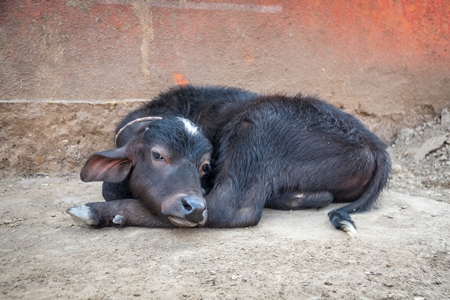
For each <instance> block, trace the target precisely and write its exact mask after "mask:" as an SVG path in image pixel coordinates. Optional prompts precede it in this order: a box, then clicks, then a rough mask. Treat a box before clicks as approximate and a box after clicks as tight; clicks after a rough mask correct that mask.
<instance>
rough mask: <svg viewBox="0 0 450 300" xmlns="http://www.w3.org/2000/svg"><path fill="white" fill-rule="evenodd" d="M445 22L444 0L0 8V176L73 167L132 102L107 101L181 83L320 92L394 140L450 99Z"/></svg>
mask: <svg viewBox="0 0 450 300" xmlns="http://www.w3.org/2000/svg"><path fill="white" fill-rule="evenodd" d="M449 21H450V3H449V2H448V1H446V0H441V1H434V0H418V1H408V0H396V1H393V0H380V1H363V0H357V1H346V0H337V1H305V0H298V1H281V0H274V1H269V0H260V1H258V0H248V1H244V0H237V1H228V2H225V0H203V1H196V0H188V1H186V0H183V1H175V0H168V1H162V0H153V1H152V0H149V1H137V0H130V1H127V0H88V1H81V0H67V1H58V0H53V1H13V0H10V1H0V40H1V43H0V143H1V144H0V145H1V148H0V149H1V152H0V177H3V176H7V175H8V174H23V173H42V172H44V173H45V172H49V173H53V172H62V173H65V172H77V171H78V169H79V166H80V165H81V163H82V162H83V161H84V159H85V158H86V156H87V155H88V153H90V152H92V151H95V150H103V149H104V148H106V147H109V146H111V144H110V143H111V138H112V137H111V136H112V132H111V131H112V128H113V127H114V126H113V124H110V122H113V123H114V122H116V121H117V119H118V118H119V117H120V116H122V115H123V114H124V113H126V111H128V110H129V109H131V108H133V107H136V105H137V103H134V101H127V102H126V103H128V104H127V105H125V106H123V105H120V104H119V105H115V106H114V105H113V109H111V103H113V102H114V101H116V100H124V99H150V98H151V97H153V96H154V95H155V94H156V93H158V92H159V91H161V90H164V89H165V88H167V87H168V86H171V85H173V84H174V83H175V82H183V81H185V80H189V82H190V83H193V84H222V85H231V86H238V87H243V88H247V89H251V90H253V91H257V92H286V93H297V92H299V91H301V92H304V93H313V94H318V95H320V96H322V98H324V99H326V100H328V101H330V102H331V103H333V104H335V105H337V106H339V107H341V108H343V109H344V110H346V111H348V112H350V113H352V114H354V115H356V116H357V117H359V118H361V119H362V120H363V121H364V122H365V123H366V124H368V126H369V127H370V128H371V129H373V130H374V131H375V132H376V133H378V134H379V135H380V136H381V137H382V138H383V139H385V140H386V141H388V140H391V139H392V138H393V136H394V134H395V133H396V132H397V130H399V129H400V128H402V127H405V126H414V125H416V124H419V123H420V122H422V121H424V120H425V119H427V118H430V117H432V116H433V115H434V114H436V113H439V112H440V110H441V109H442V108H443V107H444V106H447V105H449V104H450V47H449V31H450V29H449ZM6 100H8V101H6ZM16 100H25V102H23V101H16ZM38 100H39V101H38ZM49 100H57V101H56V102H55V101H53V102H52V101H49ZM79 100H85V102H83V101H79ZM130 102H131V103H130ZM69 120H70V121H69ZM50 133H51V134H50ZM30 135H31V136H30ZM97 147H98V148H97Z"/></svg>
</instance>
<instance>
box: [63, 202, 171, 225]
mask: <svg viewBox="0 0 450 300" xmlns="http://www.w3.org/2000/svg"><path fill="white" fill-rule="evenodd" d="M66 212H67V213H68V214H69V215H70V216H71V217H72V219H73V220H74V221H75V222H76V223H77V224H78V225H79V226H81V227H87V228H103V227H108V226H113V227H125V226H139V227H152V228H158V227H173V225H172V223H170V222H169V220H167V218H165V217H164V216H158V215H155V214H153V213H152V212H151V211H149V210H148V209H147V208H146V207H145V206H144V205H142V203H141V202H140V201H138V200H134V199H124V200H114V201H109V202H91V203H87V204H85V205H81V206H76V207H72V208H69V209H67V210H66Z"/></svg>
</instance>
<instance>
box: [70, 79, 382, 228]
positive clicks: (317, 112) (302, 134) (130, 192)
mask: <svg viewBox="0 0 450 300" xmlns="http://www.w3.org/2000/svg"><path fill="white" fill-rule="evenodd" d="M116 143H117V147H116V148H115V149H112V150H108V151H104V152H98V153H94V154H93V155H92V156H91V157H89V158H88V160H87V162H86V164H85V166H84V167H83V169H82V171H81V179H82V180H84V181H103V182H104V183H103V196H104V198H105V200H106V201H107V202H104V203H88V204H86V205H82V206H78V207H73V208H70V209H68V210H67V212H68V213H69V214H70V215H71V216H72V218H73V219H74V220H75V221H76V222H77V223H78V224H80V225H81V226H88V227H104V226H145V227H169V226H178V227H194V226H208V227H246V226H253V225H256V224H257V223H258V222H259V221H260V219H261V215H262V211H263V209H264V208H265V207H266V208H272V209H281V210H297V209H308V208H321V207H324V206H327V205H328V204H330V203H332V202H348V204H346V205H344V206H343V207H341V208H338V209H335V210H332V211H330V212H329V213H328V216H329V218H330V221H331V223H332V224H333V225H334V226H335V227H336V228H338V229H342V230H344V231H346V232H347V233H349V234H350V235H353V234H355V233H356V227H355V225H354V223H353V221H352V220H351V218H350V216H349V215H348V214H349V213H354V212H362V211H366V210H368V209H369V208H370V207H371V206H372V204H373V203H374V202H375V201H376V200H377V198H378V197H379V195H380V193H381V192H382V190H383V189H384V188H385V187H386V185H387V182H388V178H389V174H390V170H391V162H390V158H389V155H388V153H387V151H386V146H385V145H384V144H383V143H382V142H381V141H380V139H379V138H378V137H377V136H376V135H374V134H373V133H372V132H371V131H369V130H368V129H367V128H366V127H365V126H364V125H363V124H362V123H361V122H360V121H358V120H357V119H356V118H355V117H353V116H351V115H349V114H347V113H345V112H343V111H341V110H339V109H337V108H335V107H334V106H332V105H330V104H328V103H326V102H324V101H322V100H319V99H317V98H315V97H304V96H302V95H300V94H299V95H296V96H293V97H288V96H283V95H269V96H267V95H258V94H255V93H251V92H248V91H244V90H241V89H236V88H224V87H195V86H185V87H176V88H172V89H170V90H168V91H167V92H165V93H162V94H160V95H159V96H158V97H157V98H156V99H154V100H153V101H151V102H149V103H147V104H145V105H144V106H143V107H141V108H140V109H137V110H135V111H133V112H131V113H130V114H129V115H128V116H127V117H125V118H124V120H122V121H121V122H120V123H119V125H118V126H117V129H116Z"/></svg>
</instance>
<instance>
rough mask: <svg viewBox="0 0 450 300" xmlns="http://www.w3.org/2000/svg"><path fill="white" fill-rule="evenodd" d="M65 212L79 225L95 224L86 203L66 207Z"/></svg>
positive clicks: (87, 226) (86, 226) (90, 225)
mask: <svg viewBox="0 0 450 300" xmlns="http://www.w3.org/2000/svg"><path fill="white" fill-rule="evenodd" d="M66 213H68V214H69V215H70V216H71V217H72V219H73V220H74V221H75V223H77V225H78V226H80V227H84V228H89V227H92V226H95V225H97V224H96V222H95V221H94V219H93V218H92V211H91V209H90V208H89V207H88V206H86V205H82V206H75V207H71V208H68V209H66Z"/></svg>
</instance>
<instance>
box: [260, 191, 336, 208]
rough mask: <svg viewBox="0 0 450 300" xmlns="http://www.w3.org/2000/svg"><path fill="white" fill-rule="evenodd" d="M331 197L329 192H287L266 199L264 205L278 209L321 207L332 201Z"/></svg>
mask: <svg viewBox="0 0 450 300" xmlns="http://www.w3.org/2000/svg"><path fill="white" fill-rule="evenodd" d="M333 198H334V197H333V194H331V193H330V192H316V193H301V192H297V193H294V192H288V193H285V194H283V195H281V196H280V197H278V198H277V199H273V200H269V201H267V203H266V207H267V208H272V209H280V210H298V209H308V208H321V207H324V206H327V205H328V204H330V203H331V202H333Z"/></svg>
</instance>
